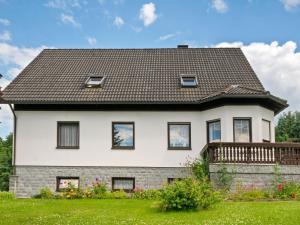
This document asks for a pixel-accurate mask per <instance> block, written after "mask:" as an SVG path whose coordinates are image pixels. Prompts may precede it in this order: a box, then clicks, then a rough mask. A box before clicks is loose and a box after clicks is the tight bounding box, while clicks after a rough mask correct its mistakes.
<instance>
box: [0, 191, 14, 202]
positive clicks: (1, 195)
mask: <svg viewBox="0 0 300 225" xmlns="http://www.w3.org/2000/svg"><path fill="white" fill-rule="evenodd" d="M10 199H15V195H14V193H12V192H8V191H0V200H10Z"/></svg>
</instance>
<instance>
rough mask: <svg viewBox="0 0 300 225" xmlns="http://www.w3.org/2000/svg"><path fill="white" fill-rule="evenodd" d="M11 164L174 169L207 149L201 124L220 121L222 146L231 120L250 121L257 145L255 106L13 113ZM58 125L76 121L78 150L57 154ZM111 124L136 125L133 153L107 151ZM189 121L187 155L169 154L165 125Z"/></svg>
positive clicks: (264, 112)
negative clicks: (14, 132)
mask: <svg viewBox="0 0 300 225" xmlns="http://www.w3.org/2000/svg"><path fill="white" fill-rule="evenodd" d="M16 114H17V139H16V165H49V166H142V167H178V166H181V165H183V164H184V163H185V162H186V159H187V158H188V157H196V156H198V155H199V152H200V151H201V149H202V148H203V146H204V145H205V144H206V140H207V137H206V121H208V120H213V119H221V130H222V141H229V142H231V141H233V117H251V118H252V141H253V142H261V141H262V123H261V121H262V119H267V120H270V121H271V127H272V129H271V130H272V141H274V122H273V120H274V113H273V111H270V110H268V109H265V108H263V107H260V106H223V107H219V108H215V109H211V110H206V111H198V112H195V111H194V112H191V111H180V112H179V111H171V112H166V111H164V112H163V111H151V112H150V111H148V112H143V111H119V112H117V111H109V112H108V111H91V112H65V111H63V112H59V111H53V112H51V111H49V112H47V111H41V112H40V111H17V112H16ZM57 121H79V122H80V149H74V150H70V149H56V142H57V140H56V138H57ZM112 121H134V122H135V150H112V149H111V147H112V143H111V142H112V131H111V129H112ZM168 122H191V145H192V150H168V149H167V148H168V146H167V145H168V142H167V141H168V140H167V123H168Z"/></svg>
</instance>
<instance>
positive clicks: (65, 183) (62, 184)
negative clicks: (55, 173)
mask: <svg viewBox="0 0 300 225" xmlns="http://www.w3.org/2000/svg"><path fill="white" fill-rule="evenodd" d="M67 188H76V189H78V188H79V177H57V178H56V190H57V191H63V190H65V189H67Z"/></svg>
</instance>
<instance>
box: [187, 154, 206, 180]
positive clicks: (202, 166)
mask: <svg viewBox="0 0 300 225" xmlns="http://www.w3.org/2000/svg"><path fill="white" fill-rule="evenodd" d="M186 166H187V168H189V169H190V170H191V173H192V174H193V175H194V177H195V178H196V179H197V180H200V181H204V180H207V179H208V175H209V169H208V161H207V160H206V159H201V158H196V159H194V160H188V161H187V163H186Z"/></svg>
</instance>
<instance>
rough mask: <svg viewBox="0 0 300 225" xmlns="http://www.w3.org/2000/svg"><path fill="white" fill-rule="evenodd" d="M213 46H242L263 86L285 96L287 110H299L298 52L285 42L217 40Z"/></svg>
mask: <svg viewBox="0 0 300 225" xmlns="http://www.w3.org/2000/svg"><path fill="white" fill-rule="evenodd" d="M216 47H241V48H242V50H243V52H244V54H245V55H246V57H247V59H248V60H249V62H250V64H251V66H252V67H253V69H254V71H255V72H256V74H257V75H258V77H259V78H260V80H261V81H262V83H263V85H264V86H265V88H266V89H267V90H269V91H270V92H271V93H272V94H274V95H276V96H278V97H281V98H284V99H287V100H288V103H289V104H290V107H289V110H300V101H299V96H300V88H299V87H300V52H297V51H296V49H297V45H296V43H295V42H293V41H288V42H286V43H284V44H282V45H279V44H278V42H276V41H274V42H272V43H271V44H266V43H251V44H249V45H244V44H243V43H242V42H233V43H220V44H217V45H216Z"/></svg>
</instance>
